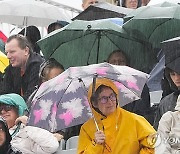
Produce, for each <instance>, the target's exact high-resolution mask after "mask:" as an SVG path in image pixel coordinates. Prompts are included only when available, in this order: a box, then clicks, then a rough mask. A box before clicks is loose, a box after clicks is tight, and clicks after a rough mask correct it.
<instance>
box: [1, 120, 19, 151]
mask: <svg viewBox="0 0 180 154" xmlns="http://www.w3.org/2000/svg"><path fill="white" fill-rule="evenodd" d="M11 140H12V138H11V135H10V134H9V130H8V126H7V123H6V121H5V120H4V119H3V118H2V117H0V153H1V154H22V152H20V151H19V150H17V149H15V148H14V147H12V146H11V143H10V142H11Z"/></svg>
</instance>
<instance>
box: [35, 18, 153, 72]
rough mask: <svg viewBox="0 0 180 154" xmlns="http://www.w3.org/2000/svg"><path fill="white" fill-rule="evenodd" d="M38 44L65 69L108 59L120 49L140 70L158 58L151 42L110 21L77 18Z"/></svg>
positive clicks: (45, 53)
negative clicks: (113, 52)
mask: <svg viewBox="0 0 180 154" xmlns="http://www.w3.org/2000/svg"><path fill="white" fill-rule="evenodd" d="M136 37H137V36H136ZM38 45H39V46H40V48H41V50H42V52H43V54H44V56H45V58H46V59H48V58H50V57H53V58H55V59H56V60H57V61H58V62H60V63H61V64H63V66H64V67H65V68H68V67H70V66H83V65H88V64H95V63H100V62H104V61H105V60H106V59H107V57H108V56H109V54H110V53H111V52H112V51H113V50H117V49H120V50H123V51H124V52H125V54H126V55H127V57H128V59H130V62H129V63H130V66H131V65H132V66H133V67H134V68H136V69H140V70H141V69H143V68H147V67H149V66H151V65H152V64H154V61H155V60H154V57H153V56H154V55H153V52H149V51H150V50H151V48H150V46H148V45H149V44H147V43H146V42H145V41H142V40H141V38H140V36H139V37H138V38H135V36H133V35H130V34H128V33H127V32H126V31H124V29H123V28H122V27H121V26H119V25H117V24H115V23H113V22H111V21H107V20H96V21H80V20H79V21H78V20H76V21H73V22H72V23H71V24H69V25H68V26H66V27H64V28H62V29H60V30H57V31H54V32H52V33H51V34H49V35H47V36H46V37H44V38H43V39H41V40H40V41H38ZM142 57H143V58H142Z"/></svg>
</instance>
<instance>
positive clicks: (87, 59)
mask: <svg viewBox="0 0 180 154" xmlns="http://www.w3.org/2000/svg"><path fill="white" fill-rule="evenodd" d="M97 38H98V36H97V35H96V38H95V39H94V42H93V45H92V48H91V50H90V52H89V54H88V59H87V65H89V63H88V62H89V59H90V55H91V51H92V49H93V47H94V44H95V43H96V40H97Z"/></svg>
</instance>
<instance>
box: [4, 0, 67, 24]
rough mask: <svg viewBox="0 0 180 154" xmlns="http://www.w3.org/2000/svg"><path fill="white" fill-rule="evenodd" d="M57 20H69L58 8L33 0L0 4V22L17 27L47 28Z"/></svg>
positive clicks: (8, 1)
mask: <svg viewBox="0 0 180 154" xmlns="http://www.w3.org/2000/svg"><path fill="white" fill-rule="evenodd" d="M57 20H64V21H67V20H69V18H68V16H67V15H65V14H64V12H63V11H61V10H60V9H59V8H58V7H56V6H53V5H50V4H47V3H43V2H40V1H35V0H6V1H1V2H0V21H1V22H4V23H9V24H14V25H19V26H30V25H35V26H48V25H49V24H50V23H52V22H55V21H57Z"/></svg>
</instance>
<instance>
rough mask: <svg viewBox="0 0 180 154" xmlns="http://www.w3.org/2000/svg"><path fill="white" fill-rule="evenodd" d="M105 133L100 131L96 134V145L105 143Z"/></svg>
mask: <svg viewBox="0 0 180 154" xmlns="http://www.w3.org/2000/svg"><path fill="white" fill-rule="evenodd" d="M105 138H106V137H105V135H104V132H103V131H101V130H99V131H97V132H96V133H95V142H96V144H103V143H104V142H105Z"/></svg>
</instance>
